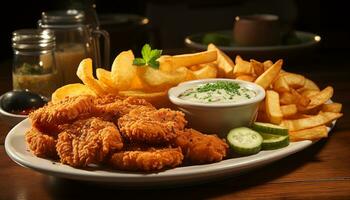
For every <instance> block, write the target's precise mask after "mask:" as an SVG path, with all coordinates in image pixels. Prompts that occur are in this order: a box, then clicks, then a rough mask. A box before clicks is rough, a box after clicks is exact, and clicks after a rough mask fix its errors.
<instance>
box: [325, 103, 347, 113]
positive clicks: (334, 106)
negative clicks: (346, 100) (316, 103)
mask: <svg viewBox="0 0 350 200" xmlns="http://www.w3.org/2000/svg"><path fill="white" fill-rule="evenodd" d="M341 109H342V104H341V103H328V104H323V105H322V108H321V111H323V112H335V113H340V112H341Z"/></svg>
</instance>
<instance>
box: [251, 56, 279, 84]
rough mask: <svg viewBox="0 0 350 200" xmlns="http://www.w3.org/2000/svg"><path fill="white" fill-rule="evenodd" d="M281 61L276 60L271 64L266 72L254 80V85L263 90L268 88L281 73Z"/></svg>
mask: <svg viewBox="0 0 350 200" xmlns="http://www.w3.org/2000/svg"><path fill="white" fill-rule="evenodd" d="M282 64H283V60H281V59H280V60H278V61H277V62H276V63H275V64H273V65H272V66H271V67H270V68H269V69H268V70H266V71H265V72H264V73H263V74H261V75H260V76H259V77H258V78H257V79H256V80H255V83H256V84H258V85H260V86H261V87H263V88H265V89H266V88H268V87H269V86H270V85H271V83H272V82H273V81H274V80H275V78H276V77H277V76H278V74H279V73H280V71H281V68H282Z"/></svg>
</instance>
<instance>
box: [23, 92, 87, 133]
mask: <svg viewBox="0 0 350 200" xmlns="http://www.w3.org/2000/svg"><path fill="white" fill-rule="evenodd" d="M93 99H94V97H93V96H89V95H83V96H74V97H67V98H65V99H63V100H62V101H60V102H57V103H52V102H50V103H48V104H47V105H46V106H44V107H42V108H39V109H37V110H35V111H34V112H32V113H30V115H29V119H30V120H31V122H32V125H33V127H35V128H37V129H38V130H40V131H42V132H48V133H51V134H54V133H57V130H58V129H57V128H58V125H60V124H64V123H70V122H73V121H74V120H75V119H77V118H83V117H84V116H87V115H89V114H90V113H93V111H94V101H93Z"/></svg>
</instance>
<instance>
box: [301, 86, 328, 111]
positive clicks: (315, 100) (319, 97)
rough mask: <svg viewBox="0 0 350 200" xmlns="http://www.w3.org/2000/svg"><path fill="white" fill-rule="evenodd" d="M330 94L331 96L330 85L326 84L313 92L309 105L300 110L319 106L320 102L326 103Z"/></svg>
mask: <svg viewBox="0 0 350 200" xmlns="http://www.w3.org/2000/svg"><path fill="white" fill-rule="evenodd" d="M332 96H333V88H332V87H331V86H328V87H326V88H325V89H323V90H322V91H320V92H318V93H316V94H314V95H313V96H310V99H311V101H310V103H309V105H308V106H307V107H306V108H304V109H303V110H302V111H306V110H311V109H313V108H316V107H318V106H321V105H322V104H324V103H326V102H327V101H328V100H329V99H330V98H331V97H332Z"/></svg>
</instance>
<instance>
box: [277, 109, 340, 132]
mask: <svg viewBox="0 0 350 200" xmlns="http://www.w3.org/2000/svg"><path fill="white" fill-rule="evenodd" d="M341 116H343V114H342V113H333V112H320V113H319V114H318V115H314V116H311V117H308V118H303V119H293V120H282V123H281V126H283V127H286V128H288V129H289V131H297V130H302V129H307V128H312V127H316V126H321V125H325V124H328V123H330V122H332V121H333V120H336V119H338V118H339V117H341Z"/></svg>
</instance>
